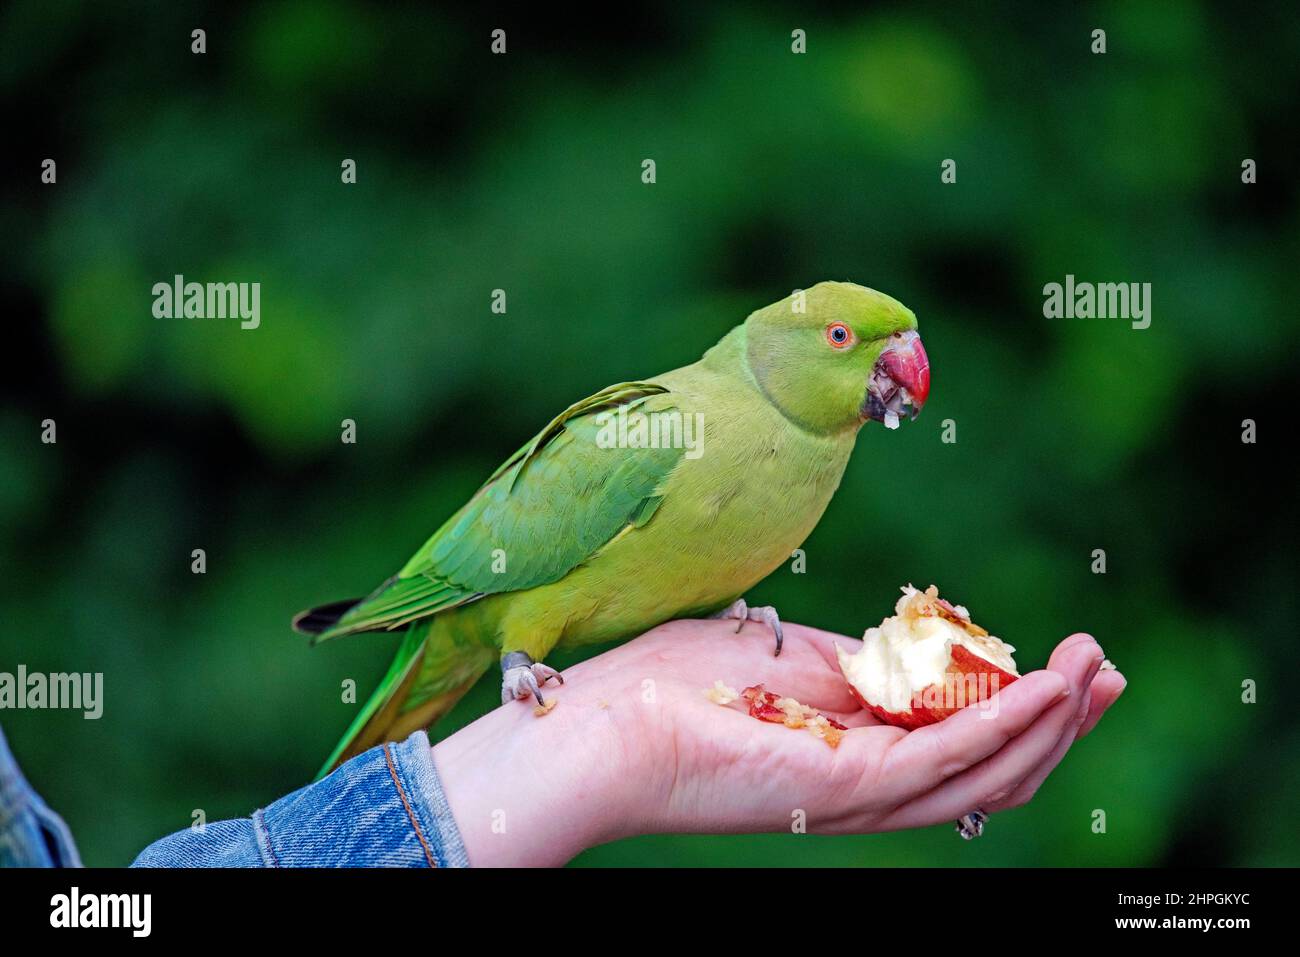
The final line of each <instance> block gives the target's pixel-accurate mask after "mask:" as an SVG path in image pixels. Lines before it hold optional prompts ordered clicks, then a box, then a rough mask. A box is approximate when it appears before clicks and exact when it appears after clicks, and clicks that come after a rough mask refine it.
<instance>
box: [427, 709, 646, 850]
mask: <svg viewBox="0 0 1300 957" xmlns="http://www.w3.org/2000/svg"><path fill="white" fill-rule="evenodd" d="M586 710H587V709H586V708H583V707H582V706H581V705H580V704H578V703H577V702H573V706H571V707H568V710H567V711H566V705H565V704H564V703H562V704H560V705H558V706H557V707H556V708H555V709H554V710H553V711H552V712H551V713H549V714H547V715H545V716H542V717H537V716H535V715H534V714H533V711H532V708H531V707H529V706H526V705H524V704H523V703H513V704H508V705H505V706H503V707H500V708H496V709H494V710H493V711H491V712H489V713H488V714H486V715H484V716H483V717H481V718H479V719H478V720H477V721H474V722H473V723H472V724H469V725H467V726H466V727H464V728H462V729H460V730H459V731H457V732H456V733H455V734H453V735H450V736H449V737H447V738H446V739H444V740H442V741H440V742H438V743H437V744H436V745H434V746H433V760H434V763H435V765H436V766H437V768H438V775H439V778H440V779H441V781H442V785H443V790H444V792H445V795H446V798H447V803H448V806H449V807H450V809H451V813H452V816H453V817H454V818H455V820H456V826H457V828H458V829H459V831H460V834H461V839H462V840H463V842H464V844H465V849H466V852H467V854H468V856H469V862H470V864H471V865H472V866H475V867H548V866H559V865H561V864H564V863H566V862H567V861H569V860H570V859H572V858H573V857H575V856H576V855H577V854H579V853H580V852H581V851H583V850H585V849H586V848H588V847H592V846H595V845H596V844H601V843H604V842H605V841H609V840H613V839H615V838H617V837H620V836H623V835H624V834H625V833H627V832H628V829H627V824H628V810H629V809H630V805H629V802H628V794H629V791H628V789H627V788H625V787H621V786H620V785H619V781H620V778H621V777H624V775H622V774H620V772H619V769H618V762H617V761H615V760H611V754H612V753H614V751H616V750H617V749H616V748H614V749H611V747H610V745H613V744H616V742H612V741H611V740H610V738H611V735H610V733H609V723H608V722H607V721H602V720H600V719H599V717H598V716H592V715H589V714H580V713H579V712H583V711H586ZM593 717H595V720H591V719H592V718H593Z"/></svg>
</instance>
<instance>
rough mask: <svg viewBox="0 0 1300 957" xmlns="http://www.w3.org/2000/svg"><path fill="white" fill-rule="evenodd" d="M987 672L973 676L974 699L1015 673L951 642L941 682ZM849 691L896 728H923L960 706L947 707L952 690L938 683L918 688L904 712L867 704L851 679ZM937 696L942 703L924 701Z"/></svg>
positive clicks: (952, 682)
mask: <svg viewBox="0 0 1300 957" xmlns="http://www.w3.org/2000/svg"><path fill="white" fill-rule="evenodd" d="M981 674H983V675H988V678H986V679H985V681H984V682H983V683H982V684H981V683H979V681H978V679H977V683H976V689H975V690H976V694H977V696H978V698H977V700H978V701H984V700H985V699H987V698H989V697H990V696H991V694H992V693H996V691H997V690H1000V689H1002V688H1005V687H1006V686H1007V685H1009V684H1011V682H1013V681H1015V680H1016V678H1017V677H1018V676H1017V675H1013V674H1010V673H1008V672H1006V671H1003V670H1002V669H1001V668H999V667H998V666H997V665H995V664H993V663H992V662H990V661H985V660H984V659H983V658H981V657H980V656H979V655H976V654H972V653H971V652H969V651H967V650H966V649H965V648H963V647H962V646H961V645H955V646H954V647H953V649H952V658H951V660H950V661H949V662H948V669H947V672H946V675H947V677H946V678H945V680H944V683H945V685H953V686H954V689H955V684H956V682H961V683H962V685H963V686H965V685H966V682H967V676H968V675H981ZM846 683H847V684H848V685H849V691H851V692H852V693H853V697H855V698H856V699H857V700H858V704H860V705H862V707H863V708H864V709H865V710H867V711H869V712H870V713H871V714H872V715H874V716H875V717H876V718H878V719H879V720H881V721H883V722H884V723H885V724H892V725H893V726H894V727H896V728H906V729H907V730H908V731H915V730H916V729H917V728H923V727H925V726H926V725H927V724H934V723H935V722H937V721H942V720H943V719H944V718H946V717H948V716H949V715H950V714H956V713H957V712H958V711H960V710H961V708H957V707H950V706H948V705H947V702H950V701H954V698H955V693H947V694H945V693H944V692H943V690H942V689H940V688H939V686H938V685H931V686H930V687H929V688H923V689H922V690H920V691H918V692H917V693H916V694H915V695H914V696H913V698H912V710H911V711H910V712H908V713H905V714H904V713H895V712H893V711H886V710H885V709H884V708H882V707H880V706H879V705H874V704H868V703H867V701H866V699H865V698H863V697H862V695H861V694H859V693H858V689H857V688H855V687H854V686H853V684H852V683H851V682H846ZM931 696H937V697H935V698H934V700H937V701H942V702H945V704H943V705H940V706H937V707H932V706H928V705H926V704H925V701H926V700H927V698H928V697H931ZM975 703H976V702H975V701H970V700H967V702H966V704H967V705H971V704H975Z"/></svg>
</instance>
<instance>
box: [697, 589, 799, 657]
mask: <svg viewBox="0 0 1300 957" xmlns="http://www.w3.org/2000/svg"><path fill="white" fill-rule="evenodd" d="M711 617H713V618H722V619H728V618H738V619H739V620H740V624H738V625H737V626H736V632H737V634H739V632H740V629H742V628H744V627H745V622H747V621H761V622H765V623H766V624H767V625H768V626H769V627H771V629H772V633H773V634H775V635H776V653H777V654H778V655H779V654H780V653H781V643H782V641H784V640H785V636H784V635H782V634H781V618H780V617H779V616H778V615H777V613H776V609H775V608H773V607H772V606H771V605H763V606H761V607H759V608H750V607H749V605H748V604H746V603H745V599H743V598H737V599H736V600H735V601H734V602H732V603H731V605H730V606H729V607H727V608H724V609H723V610H722V611H720V612H718V613H717V614H716V615H712V616H711Z"/></svg>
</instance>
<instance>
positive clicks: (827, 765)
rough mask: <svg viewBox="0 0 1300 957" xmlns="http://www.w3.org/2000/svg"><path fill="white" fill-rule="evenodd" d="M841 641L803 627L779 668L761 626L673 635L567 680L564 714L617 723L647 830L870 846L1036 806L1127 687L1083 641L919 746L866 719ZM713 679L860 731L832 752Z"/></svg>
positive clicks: (668, 632)
mask: <svg viewBox="0 0 1300 957" xmlns="http://www.w3.org/2000/svg"><path fill="white" fill-rule="evenodd" d="M837 643H838V644H841V645H844V646H845V647H847V648H849V649H850V650H856V648H857V646H858V644H859V642H858V641H857V640H856V639H852V638H846V637H843V636H839V635H833V634H830V633H828V632H824V631H819V630H817V629H815V628H807V627H802V626H799V625H793V624H791V625H787V626H786V627H785V648H784V650H783V652H782V654H781V655H780V657H775V656H773V654H772V634H771V632H770V631H769V630H768V629H767V628H766V627H764V626H762V625H758V624H754V623H749V624H747V625H745V627H744V628H743V629H742V630H741V632H740V633H739V634H736V633H735V624H734V623H729V622H721V621H716V622H715V621H677V622H671V623H669V624H666V625H663V626H661V627H659V628H656V629H654V630H653V631H650V632H648V633H647V634H645V635H643V636H641V637H640V638H638V639H636V640H634V641H632V642H629V643H628V644H626V645H623V646H621V647H619V648H616V649H614V650H612V651H609V652H607V653H605V654H603V655H600V656H599V657H597V658H594V659H591V660H590V661H587V662H584V663H582V664H580V665H577V666H575V667H573V668H572V669H569V671H568V672H566V678H567V679H569V680H568V681H567V683H566V685H565V687H564V688H563V689H559V690H557V692H556V693H557V695H558V696H559V697H560V698H561V707H560V708H558V709H557V711H556V712H555V714H556V715H557V716H558V715H559V714H560V713H561V712H566V713H567V715H568V718H569V720H576V721H578V722H585V720H586V718H590V717H593V716H594V715H599V714H602V713H603V714H604V715H607V720H608V722H609V723H610V725H611V727H610V730H612V731H614V732H616V733H615V734H613V735H612V736H610V737H608V738H605V737H603V736H602V740H603V741H605V742H607V743H606V744H605V745H603V746H604V747H606V748H607V749H608V752H607V754H608V758H607V759H608V760H615V761H621V762H628V764H629V771H630V770H631V769H632V768H631V766H632V765H634V766H635V771H636V773H635V774H634V775H631V774H630V775H629V776H628V781H629V784H630V787H631V790H632V791H634V792H635V793H628V794H626V795H625V799H626V800H627V801H628V802H630V804H631V806H633V807H637V808H640V816H641V817H643V819H644V820H645V822H647V824H646V826H645V827H643V828H641V829H643V830H645V829H652V828H653V829H657V830H664V831H669V830H671V831H677V832H684V831H685V832H753V831H773V830H785V829H789V828H790V826H791V821H792V817H793V816H795V815H797V814H803V815H806V822H807V827H808V830H810V831H813V832H821V833H850V832H851V833H862V832H868V831H886V830H894V829H898V828H907V827H919V826H924V825H930V824H936V823H942V822H951V821H953V820H954V819H956V818H958V817H960V816H961V815H963V814H966V813H967V812H970V811H972V810H974V809H976V808H979V809H982V810H984V811H986V812H993V811H997V810H1001V809H1005V808H1010V807H1017V806H1019V805H1021V804H1024V803H1025V802H1026V801H1028V800H1029V799H1030V798H1031V797H1032V796H1033V794H1034V792H1035V791H1036V790H1037V789H1038V787H1039V785H1040V784H1042V782H1043V780H1044V779H1045V778H1046V777H1047V775H1048V773H1049V772H1050V771H1051V770H1052V768H1054V767H1055V766H1056V764H1057V763H1058V762H1059V761H1060V760H1061V758H1062V757H1064V755H1065V752H1066V751H1067V750H1068V749H1069V747H1070V745H1071V744H1073V742H1074V741H1076V740H1078V739H1079V738H1080V737H1082V736H1083V735H1084V734H1086V733H1087V732H1088V731H1089V730H1091V728H1092V727H1093V725H1095V724H1096V722H1097V720H1098V719H1099V718H1100V716H1101V714H1102V713H1103V712H1104V711H1105V710H1106V708H1108V707H1109V706H1110V705H1111V704H1112V703H1114V701H1115V699H1117V698H1118V697H1119V695H1120V692H1122V691H1123V688H1124V679H1123V678H1122V676H1121V675H1120V674H1119V672H1117V671H1110V670H1106V671H1099V670H1098V669H1099V666H1100V664H1101V662H1102V659H1103V655H1102V651H1101V649H1100V648H1099V647H1098V645H1097V644H1096V642H1095V641H1093V639H1092V638H1091V637H1090V636H1088V635H1082V634H1076V635H1072V636H1070V637H1069V638H1066V639H1065V640H1064V641H1063V642H1061V644H1060V645H1059V646H1058V647H1057V649H1056V651H1055V652H1054V654H1053V655H1052V658H1051V661H1050V662H1049V664H1048V667H1047V669H1045V670H1043V671H1037V672H1031V673H1030V674H1027V675H1025V676H1024V677H1023V678H1021V680H1019V681H1017V682H1015V683H1014V684H1012V685H1010V686H1009V687H1005V688H1003V689H1002V691H1001V692H1000V693H999V695H998V699H997V702H996V705H997V706H996V708H995V709H987V712H988V713H986V710H985V709H981V708H967V709H965V710H963V711H961V712H959V713H958V714H956V715H953V716H952V717H950V718H948V719H947V720H945V721H942V722H940V723H938V724H936V725H932V726H929V727H926V728H922V729H919V730H917V731H913V732H911V733H908V732H905V731H902V730H900V729H898V728H893V727H890V726H887V725H883V724H880V723H879V722H877V721H876V720H875V719H874V718H872V717H871V716H870V715H868V714H867V713H866V712H864V711H861V710H860V709H859V708H858V706H857V704H856V703H855V701H854V699H853V698H852V697H851V696H850V693H849V690H848V686H847V684H846V683H845V681H844V678H843V677H842V676H841V674H840V670H839V667H838V665H837V663H836V655H835V648H834V646H835V644H837ZM715 680H721V681H723V682H724V683H725V684H727V685H730V686H732V687H735V688H744V687H746V686H748V685H753V684H759V683H762V684H764V685H766V687H767V688H768V690H771V691H774V692H776V693H778V694H781V695H787V696H790V697H793V698H796V699H798V700H799V701H800V702H802V703H804V704H807V705H810V706H812V707H815V708H817V709H819V710H820V711H822V712H823V713H824V714H826V715H827V716H828V717H832V718H835V719H836V720H838V721H840V722H841V723H842V724H845V725H847V726H849V728H850V730H849V731H848V732H846V733H845V734H844V735H843V738H842V740H841V742H840V745H839V747H838V748H834V749H832V748H831V747H829V746H828V745H827V744H826V743H825V742H824V741H822V740H819V739H818V738H817V737H815V736H814V735H812V734H809V733H806V732H802V731H797V730H792V729H789V728H786V727H784V726H782V725H778V724H769V723H765V722H761V721H758V720H755V719H754V718H752V717H750V716H749V715H748V714H747V713H746V712H745V710H744V709H743V708H742V707H741V705H732V706H731V707H720V706H719V705H717V704H715V703H714V702H712V701H710V700H709V699H708V698H706V697H705V696H704V695H703V694H702V689H705V688H709V687H711V686H712V685H713V683H714V681H715ZM741 704H743V702H741ZM584 715H585V717H584ZM548 720H550V719H549V718H548ZM597 720H604V719H599V718H598V719H597ZM587 726H588V727H590V726H591V725H590V724H588V725H587Z"/></svg>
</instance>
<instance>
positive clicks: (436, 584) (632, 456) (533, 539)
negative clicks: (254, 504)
mask: <svg viewBox="0 0 1300 957" xmlns="http://www.w3.org/2000/svg"><path fill="white" fill-rule="evenodd" d="M667 394H668V390H667V389H665V388H664V387H663V386H659V385H656V384H654V383H652V382H623V383H619V384H618V385H613V386H610V387H609V388H606V389H602V390H601V391H600V392H597V393H596V394H595V395H592V396H589V397H587V398H586V399H583V400H582V401H580V402H576V403H574V404H573V405H571V406H569V407H568V408H567V409H565V410H564V411H563V412H562V413H560V414H559V415H558V416H556V417H555V418H554V419H552V420H551V422H550V423H549V424H547V426H546V427H545V428H544V429H542V430H541V431H540V432H539V433H537V435H536V436H534V437H533V439H532V440H531V441H530V442H528V444H526V445H525V446H524V447H523V448H521V449H520V450H519V451H518V452H516V453H515V454H514V455H512V456H511V457H510V458H508V459H507V460H506V461H505V462H504V463H503V464H502V465H501V467H500V468H498V469H497V470H496V471H495V472H494V473H493V474H492V476H491V477H490V478H489V479H488V480H487V481H486V482H485V483H484V484H483V486H482V487H481V488H480V489H479V490H478V491H477V492H476V493H475V494H474V496H473V497H472V498H471V499H470V500H469V501H468V502H467V503H465V505H464V506H463V507H462V508H461V509H460V510H459V511H458V512H456V514H455V515H453V516H452V517H451V518H450V519H448V520H447V522H446V523H444V524H443V526H442V527H441V528H439V529H438V531H436V532H435V533H434V534H433V536H432V537H431V538H430V539H429V540H428V541H427V542H425V544H424V545H423V546H422V547H421V548H420V550H419V551H417V552H416V553H415V555H414V556H413V557H412V558H411V560H410V561H409V562H407V563H406V566H405V567H404V568H403V569H402V570H401V571H400V572H398V573H397V575H396V576H394V577H393V578H391V579H389V580H388V581H387V582H385V583H384V584H383V585H381V586H380V587H379V588H378V589H377V590H376V591H375V592H374V593H372V594H371V595H370V596H369V597H368V598H366V599H364V600H362V601H361V602H360V603H358V604H357V605H356V606H354V607H353V608H352V609H350V610H349V611H348V612H347V613H346V614H345V615H343V616H342V618H341V619H339V622H338V624H337V625H335V626H334V627H333V628H330V629H329V630H328V631H325V632H323V633H322V634H321V635H320V636H319V639H318V640H323V639H326V638H332V637H337V636H339V635H346V634H351V633H354V632H358V631H371V630H375V629H380V628H387V629H392V628H399V627H401V626H403V625H406V624H408V623H410V622H412V621H416V620H418V619H420V618H424V617H426V616H428V615H432V614H435V613H436V612H439V611H442V610H444V609H446V608H451V607H454V606H456V605H461V604H465V603H466V602H469V601H473V600H475V599H477V598H481V597H482V596H484V595H491V594H496V593H500V592H508V591H520V590H522V589H525V588H533V587H535V586H537V585H544V584H547V583H549V582H553V581H557V580H559V579H560V578H562V577H564V575H566V574H567V573H568V572H569V571H570V570H572V569H573V568H574V567H576V566H577V565H579V564H581V563H582V562H584V561H586V560H587V559H588V558H590V557H591V556H592V555H593V554H595V553H596V552H597V551H598V550H599V549H600V548H601V547H602V546H604V545H605V544H606V543H607V542H608V541H610V539H612V538H613V537H614V536H616V535H617V534H619V532H620V531H622V530H623V529H624V528H625V527H627V526H629V525H632V526H640V525H643V524H645V523H646V522H647V521H649V520H650V517H651V516H652V515H653V514H654V510H655V509H656V508H657V507H658V505H659V502H660V500H661V498H662V489H663V485H664V482H665V479H666V478H667V476H668V474H669V473H670V472H671V471H672V470H673V468H674V467H675V466H676V465H677V463H678V461H679V460H680V459H681V457H682V452H683V450H682V449H681V448H622V447H608V445H609V443H602V442H600V441H598V433H599V432H600V430H601V429H602V428H610V425H609V424H608V423H604V422H600V421H598V417H597V416H596V415H595V413H597V412H600V411H602V410H613V409H616V408H617V407H619V406H625V407H626V410H627V411H628V412H632V411H633V410H635V409H637V408H638V407H640V406H641V405H642V404H644V403H645V402H646V401H647V400H649V399H651V398H652V397H655V396H666V395H667ZM655 406H656V409H657V410H659V411H668V410H669V409H670V408H671V400H669V401H667V402H665V401H663V400H659V401H656V403H655Z"/></svg>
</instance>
